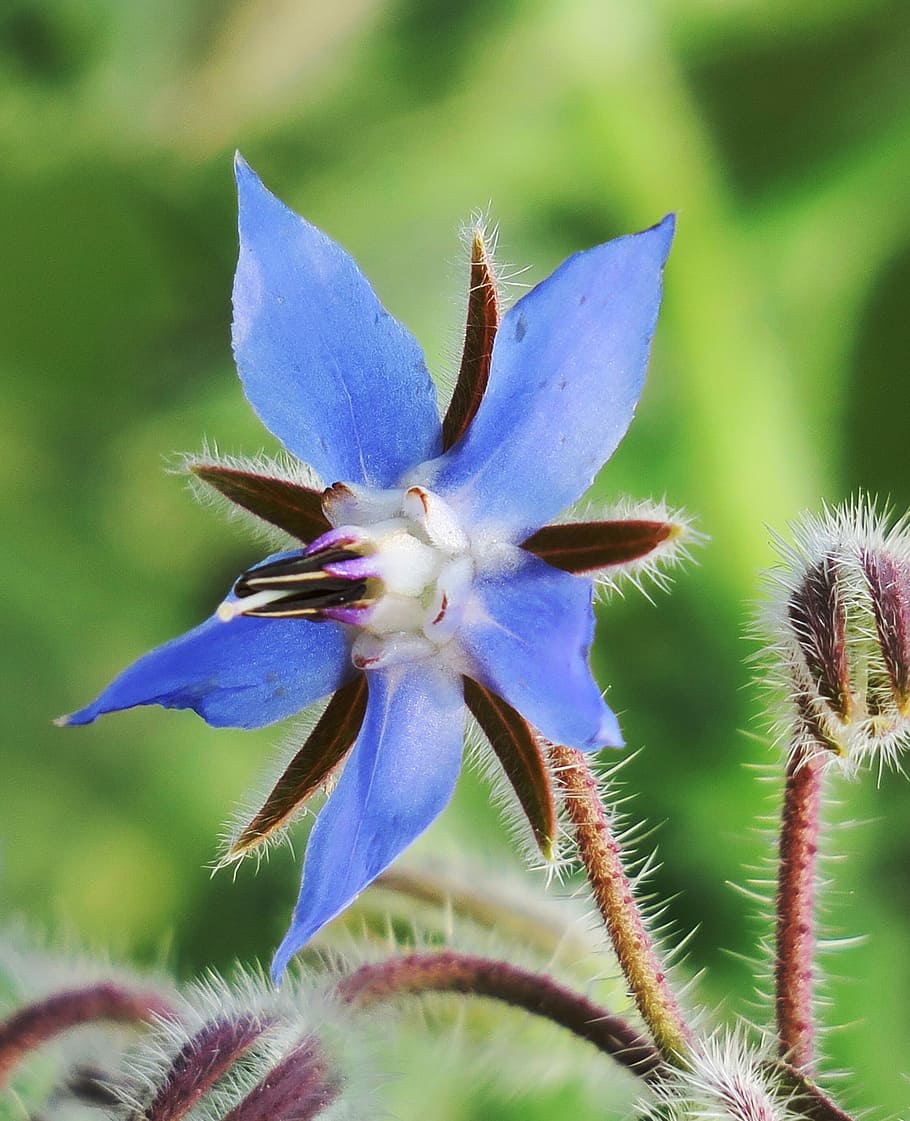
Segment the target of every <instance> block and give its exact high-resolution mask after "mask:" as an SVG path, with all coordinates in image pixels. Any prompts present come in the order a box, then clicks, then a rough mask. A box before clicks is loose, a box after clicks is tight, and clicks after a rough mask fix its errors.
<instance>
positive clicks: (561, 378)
mask: <svg viewBox="0 0 910 1121" xmlns="http://www.w3.org/2000/svg"><path fill="white" fill-rule="evenodd" d="M672 237H673V216H672V215H670V216H668V217H666V218H665V219H664V220H663V222H661V223H660V225H658V226H654V227H653V228H652V229H650V230H645V232H644V233H640V234H633V235H631V236H629V237H622V238H618V239H617V240H616V241H611V242H608V243H607V244H606V245H600V246H598V247H597V248H595V249H590V250H588V251H587V252H585V253H577V254H575V256H574V257H570V258H569V259H568V261H566V262H565V263H564V264H563V265H562V266H561V267H560V268H558V269H557V270H556V272H555V273H553V275H552V276H550V277H549V278H548V279H547V280H545V281H543V283H541V284H539V285H538V286H537V287H536V288H534V289H533V290H532V291H531V292H529V293H528V294H527V295H526V296H525V297H524V298H523V299H521V300H519V302H518V303H517V304H516V305H515V306H514V307H513V308H512V309H511V310H510V311H509V312H508V313H507V314H506V315H505V316H504V318H503V321H502V324H501V325H500V328H499V331H498V333H497V335H496V341H495V343H494V346H493V359H492V366H491V370H490V381H489V385H488V386H487V391H486V394H485V395H484V398H483V401H482V403H481V405H480V408H479V410H478V412H477V415H476V416H475V417H474V420H473V421H472V423H471V426H470V428H469V429H468V431H467V433H466V434H465V436H464V438H463V439H462V440H461V441H460V442H459V443H458V444H456V445H455V446H454V447H453V448H452V449H451V450H450V451H449V452H447V453H446V455H444V456H443V457H442V458H441V459H440V460H438V461H437V463H435V464H430V465H428V474H427V477H426V482H427V484H428V485H429V486H431V487H432V489H434V490H436V491H437V492H438V493H439V494H441V495H443V496H444V497H446V498H447V499H448V501H449V502H450V504H451V505H452V506H453V507H454V508H455V509H456V511H457V512H458V513H459V514H460V515H461V516H462V518H463V519H464V520H465V521H466V522H468V523H473V524H474V525H475V526H481V527H483V526H491V527H496V529H497V530H498V531H499V532H500V533H504V534H506V535H507V536H508V537H509V539H510V540H512V541H515V542H516V543H519V542H521V541H523V540H524V539H525V538H526V537H527V536H528V535H529V534H530V533H531V532H532V531H534V530H536V529H539V528H540V526H542V525H545V524H546V523H547V522H549V521H551V520H552V519H553V517H555V516H556V515H557V514H558V513H559V512H560V511H561V510H564V509H565V508H566V507H567V506H569V505H571V503H573V502H575V501H576V500H577V499H578V498H579V497H580V496H581V495H582V494H583V493H584V492H585V491H586V490H587V488H588V487H589V486H590V485H591V483H592V482H593V480H594V476H595V475H596V474H597V472H598V471H599V470H600V468H601V467H602V466H603V464H604V463H605V462H606V461H607V459H609V457H610V456H611V455H612V453H613V451H614V449H615V448H616V445H617V444H618V443H619V441H620V440H621V439H622V437H623V435H624V434H625V431H626V429H627V428H628V426H629V422H630V421H631V420H632V415H633V413H634V411H635V406H636V404H637V403H638V398H639V396H640V394H641V389H642V384H643V382H644V376H645V369H646V368H647V364H648V352H649V349H650V345H651V336H652V335H653V333H654V328H655V325H656V323H657V312H658V308H659V307H660V295H661V275H662V268H663V264H664V261H665V260H666V257H667V254H668V252H669V250H670V242H671V240H672Z"/></svg>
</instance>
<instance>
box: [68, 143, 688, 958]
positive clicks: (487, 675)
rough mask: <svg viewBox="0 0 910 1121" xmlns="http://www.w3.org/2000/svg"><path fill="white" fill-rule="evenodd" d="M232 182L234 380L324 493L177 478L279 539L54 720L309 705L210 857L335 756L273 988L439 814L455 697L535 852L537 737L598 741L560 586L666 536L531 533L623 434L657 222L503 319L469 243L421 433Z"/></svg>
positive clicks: (349, 281)
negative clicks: (283, 762)
mask: <svg viewBox="0 0 910 1121" xmlns="http://www.w3.org/2000/svg"><path fill="white" fill-rule="evenodd" d="M236 171H237V182H238V189H239V194H240V259H239V263H238V267H237V274H236V278H235V283H234V326H233V341H234V353H235V356H236V360H237V366H238V369H239V372H240V377H241V379H242V381H243V386H244V389H245V391H246V394H247V396H248V397H249V400H250V402H251V403H252V405H253V408H254V409H255V410H256V412H257V413H258V415H259V417H260V418H261V419H262V421H263V422H264V423H265V425H266V426H267V427H268V428H269V429H270V431H271V432H272V433H273V434H274V435H275V436H277V437H278V438H279V439H280V440H281V441H282V443H283V444H284V445H285V447H286V448H287V449H288V450H289V452H291V453H292V455H293V456H294V457H297V458H299V460H301V461H303V462H304V463H306V464H308V465H309V467H310V468H311V469H312V471H313V472H314V474H315V476H318V479H319V480H320V481H321V482H322V483H324V484H328V486H327V489H324V490H323V489H322V487H321V486H307V485H304V484H303V483H301V481H300V477H297V478H292V477H290V476H288V475H287V473H285V474H284V475H282V474H281V473H279V472H275V473H274V474H269V475H264V474H260V473H256V472H253V471H249V470H245V469H243V468H242V467H241V466H238V465H236V464H233V465H232V464H219V463H217V462H209V461H206V460H199V461H197V462H195V463H191V464H190V469H191V470H192V471H193V472H194V473H195V474H196V475H197V476H198V477H199V478H200V479H202V480H203V481H204V482H206V483H208V484H210V485H211V486H212V487H214V488H215V489H216V490H217V491H220V492H221V493H222V494H223V495H226V496H227V497H228V498H229V499H231V500H232V501H233V502H235V503H236V504H238V505H239V506H241V507H243V508H245V509H246V510H248V511H251V512H253V513H255V514H256V515H258V516H259V517H260V518H261V519H263V520H264V521H266V522H267V523H270V524H271V525H273V526H277V527H279V528H280V529H281V530H283V531H285V532H286V533H288V534H291V535H292V536H293V537H294V538H295V539H296V540H297V541H298V542H299V541H302V542H303V543H304V547H303V548H299V547H298V548H294V549H292V550H289V551H285V552H282V553H279V554H276V555H274V556H271V557H269V558H268V559H267V560H265V561H264V562H263V563H261V564H259V565H256V566H255V567H253V568H251V569H250V570H249V571H247V572H245V573H243V575H242V576H241V577H240V578H239V579H238V580H237V581H236V583H235V584H234V586H233V589H232V591H231V593H230V594H229V596H228V597H227V599H226V600H225V601H224V603H223V604H222V605H221V606H220V607H219V608H218V610H217V612H216V613H215V615H214V616H213V617H212V618H210V619H209V620H208V621H207V622H205V623H203V624H202V625H201V626H199V627H197V628H196V629H195V630H192V631H190V632H188V633H187V634H185V635H183V636H182V637H180V638H177V639H175V640H174V641H172V642H169V643H166V644H165V645H164V646H161V647H159V648H158V649H156V650H154V651H152V652H151V653H149V654H147V655H146V656H145V657H143V658H141V659H140V660H139V661H137V662H136V663H135V664H134V665H132V666H131V667H130V668H129V669H127V670H126V671H125V672H124V673H122V674H121V675H120V676H119V677H118V678H116V680H114V681H113V683H112V684H111V685H109V686H108V688H107V689H105V690H104V692H103V693H102V694H101V695H100V696H99V697H98V699H97V700H95V701H94V702H93V703H92V704H90V705H88V706H87V707H86V708H84V709H82V710H80V711H79V712H76V713H74V714H73V715H71V716H69V717H67V718H65V720H64V722H65V723H68V724H87V723H89V722H91V721H92V720H94V719H95V718H96V717H97V716H99V715H101V714H102V713H107V712H112V711H115V710H120V709H125V708H130V707H132V706H135V705H144V704H160V705H164V706H165V707H167V708H191V709H194V710H195V711H196V712H197V713H198V714H199V715H200V716H202V717H203V719H205V720H206V721H207V722H208V723H209V724H213V725H217V726H231V727H243V728H256V727H261V726H263V725H266V724H270V723H272V722H274V721H277V720H282V719H284V718H286V717H289V716H292V715H294V714H295V713H297V712H299V711H300V710H302V709H304V708H306V707H308V706H310V705H312V704H314V703H315V702H317V701H319V700H320V699H321V698H324V697H325V696H327V695H328V694H334V696H333V697H332V699H331V700H330V701H329V703H328V707H327V708H326V709H325V711H324V713H323V715H322V716H321V718H320V719H319V721H318V723H317V724H316V726H315V728H314V730H313V732H312V734H311V735H310V737H309V738H308V740H307V742H306V743H305V744H304V746H303V747H302V749H301V750H300V751H299V752H298V754H297V755H296V756H295V758H294V759H293V760H292V761H291V763H290V765H289V766H288V768H287V770H286V771H285V773H284V774H283V775H282V776H281V778H280V779H279V780H278V782H277V783H276V785H275V787H274V789H273V790H272V792H271V794H270V795H269V797H268V799H267V800H266V802H265V804H264V806H263V807H262V809H261V810H260V812H259V813H258V814H256V816H255V817H254V819H253V820H252V821H251V822H250V824H249V825H248V826H247V828H246V829H244V830H242V831H241V832H240V834H239V836H238V837H237V838H236V841H235V843H234V845H233V848H232V850H231V854H230V855H240V854H242V853H244V852H246V851H248V850H249V849H251V848H253V847H254V846H256V845H257V844H259V843H261V842H262V841H263V840H265V839H267V838H268V837H269V836H270V835H272V834H273V833H274V832H275V831H276V830H277V829H278V828H279V827H281V826H283V825H284V824H285V823H286V822H287V820H288V819H289V818H290V817H291V815H292V814H293V813H294V812H295V811H296V810H298V809H299V808H300V807H301V806H302V805H303V804H304V802H305V801H306V800H307V798H308V797H309V796H310V795H311V794H312V793H313V792H314V791H315V790H317V789H318V788H320V787H321V786H322V785H323V784H324V783H325V781H326V779H327V778H328V776H329V775H330V774H331V773H332V772H333V771H334V769H335V768H336V767H337V766H338V764H340V763H341V762H342V760H344V759H345V758H346V757H347V760H346V763H345V765H344V768H343V771H342V773H341V777H340V780H339V781H338V784H337V786H336V787H335V788H334V790H333V791H332V793H331V795H330V796H329V799H328V801H327V803H326V805H325V807H324V808H323V809H322V811H321V812H320V814H319V816H318V819H317V821H316V823H315V825H314V827H313V830H312V833H311V835H310V839H309V844H308V847H307V852H306V860H305V865H304V873H303V886H302V889H301V893H300V898H299V901H298V903H297V907H296V909H295V911H294V917H293V921H292V924H291V927H290V930H289V932H288V934H287V936H286V937H285V939H284V941H283V942H282V944H281V946H280V948H279V949H278V952H277V954H276V957H275V962H274V972H275V975H276V976H277V975H279V974H280V973H281V972H282V971H283V969H284V967H285V965H286V964H287V962H288V960H289V959H290V958H291V956H292V955H293V954H294V953H295V952H296V951H297V950H298V949H300V947H301V946H303V945H304V943H305V942H307V940H308V939H309V938H310V937H311V936H312V935H313V934H314V933H315V932H316V931H317V930H319V929H320V928H321V927H322V926H323V925H324V924H325V923H327V922H329V920H330V919H332V918H334V917H335V916H336V915H337V914H339V913H340V912H341V911H342V910H343V909H344V908H345V907H346V906H347V905H348V904H349V903H350V902H351V901H352V900H353V899H354V897H355V896H356V895H357V894H358V893H359V892H360V891H361V890H362V889H363V888H364V887H366V886H367V885H368V884H369V883H370V882H371V881H372V880H374V879H375V878H376V876H378V875H379V874H380V873H381V872H382V871H383V870H384V869H385V868H386V867H388V865H389V864H390V863H391V862H392V861H393V860H394V859H395V858H396V857H397V856H398V855H399V853H401V852H402V850H403V849H404V848H405V847H406V846H407V845H409V844H410V842H411V841H413V840H414V839H415V838H416V837H417V836H418V835H419V834H420V833H422V832H423V831H424V829H426V827H427V826H428V825H429V824H430V823H431V822H432V821H433V820H434V819H435V818H436V817H437V815H438V814H439V813H440V812H441V811H442V810H443V808H444V807H445V805H446V804H447V802H448V801H449V798H450V797H451V794H452V790H453V788H454V785H455V781H456V778H457V776H458V773H459V769H460V765H461V756H462V746H463V727H464V716H465V704H467V707H468V708H469V709H470V710H471V712H472V713H473V714H474V716H475V717H476V719H477V721H478V723H479V724H480V726H481V728H482V729H483V730H484V732H485V733H486V734H487V737H488V738H489V740H490V742H491V743H492V745H493V747H494V749H495V750H496V751H497V753H498V755H499V757H500V759H501V761H502V764H503V767H504V770H505V772H506V774H507V776H508V778H509V780H510V781H511V783H512V785H513V786H514V788H515V791H516V793H517V795H518V799H519V802H520V804H521V806H522V809H523V810H524V812H525V814H526V815H527V817H528V819H529V821H530V823H531V826H532V829H533V831H534V834H535V836H536V838H537V841H538V843H539V844H540V847H541V848H542V850H543V851H544V852H545V853H549V851H550V849H551V846H552V843H553V841H554V838H555V833H556V811H555V808H554V796H553V792H552V788H551V781H550V777H549V775H548V772H547V766H546V762H545V757H544V754H543V750H542V747H541V744H540V742H539V740H538V734H539V735H540V736H543V737H545V738H546V739H548V740H551V741H556V742H559V743H562V744H567V745H570V746H573V747H576V748H578V749H581V750H586V751H587V750H596V749H598V748H600V747H603V746H620V745H621V743H622V739H621V735H620V731H619V726H618V724H617V721H616V718H615V717H614V715H613V713H612V712H611V711H610V709H609V708H608V707H607V706H606V704H605V703H604V701H603V698H602V696H601V693H600V690H599V688H598V687H597V684H596V683H595V681H594V679H593V677H592V676H591V672H590V668H589V665H588V655H589V652H590V648H591V641H592V638H593V633H594V613H593V607H592V591H593V581H592V578H591V576H590V575H584V574H586V573H591V572H593V571H594V570H598V569H599V570H607V571H609V570H610V569H611V567H613V568H615V566H620V565H623V564H626V563H636V562H638V563H640V562H642V560H643V559H644V558H646V557H648V556H649V555H652V556H653V555H654V554H655V551H659V550H661V549H662V548H667V547H668V546H669V545H670V543H671V542H672V541H673V539H674V538H675V537H676V536H677V535H678V533H679V531H680V528H681V527H680V526H679V525H677V524H674V523H673V522H671V521H667V520H661V519H660V518H659V517H654V518H650V519H648V518H639V519H625V520H618V521H604V522H587V523H576V524H561V525H547V523H548V522H549V521H550V519H552V518H553V517H555V516H557V515H559V514H560V512H561V511H563V510H564V509H565V508H566V507H568V506H569V505H570V504H571V503H573V502H575V501H576V500H577V499H578V498H579V497H580V496H581V495H582V494H583V493H584V491H585V490H586V489H587V488H588V487H589V486H590V484H591V482H592V481H593V479H594V476H595V474H596V473H597V471H598V470H599V468H600V467H601V465H602V464H603V463H604V462H605V460H606V459H607V458H608V457H609V456H610V455H611V454H612V452H613V450H614V449H615V448H616V446H617V444H618V443H619V441H620V439H621V438H622V436H623V434H624V433H625V431H626V428H627V427H628V425H629V422H630V421H631V419H632V415H633V412H634V409H635V405H636V403H637V401H638V397H639V394H640V392H641V387H642V382H643V379H644V374H645V368H646V366H647V360H648V352H649V348H650V342H651V336H652V334H653V331H654V327H655V323H656V320H657V312H658V307H659V304H660V293H661V272H662V267H663V264H664V261H665V259H666V256H667V253H668V251H669V248H670V241H671V238H672V235H673V218H672V216H670V217H667V218H665V219H664V220H663V221H662V222H661V223H660V224H659V225H657V226H655V227H653V228H652V229H649V230H646V231H645V232H644V233H640V234H636V235H634V236H630V237H623V238H619V239H618V240H616V241H612V242H610V243H608V244H606V245H601V246H599V247H597V248H595V249H591V250H589V251H587V252H584V253H578V254H576V255H575V256H573V257H571V258H570V259H569V260H568V261H566V262H565V263H564V264H563V265H562V266H561V267H560V268H559V269H557V271H556V272H555V273H554V274H553V275H552V276H550V277H549V278H548V279H547V280H545V281H543V283H541V284H539V285H538V286H537V287H536V288H534V289H533V290H532V291H531V292H529V293H528V294H527V295H525V296H524V297H523V298H522V299H521V300H519V301H518V303H516V304H515V306H514V307H513V308H511V310H510V311H508V312H507V313H506V314H505V315H504V316H503V317H502V322H501V324H500V312H499V301H498V297H497V293H496V286H495V280H494V276H493V271H492V268H491V265H490V262H489V258H488V256H487V251H486V248H485V246H484V243H483V238H482V236H481V234H480V232H479V231H477V232H475V235H474V239H473V246H472V265H471V292H470V297H469V304H468V319H467V329H466V337H465V352H464V358H463V361H462V365H461V369H460V372H459V378H458V384H457V386H456V391H455V394H454V396H453V400H452V404H451V405H450V407H449V409H448V411H447V413H446V416H445V418H444V420H443V421H442V422H441V423H440V419H439V414H438V412H437V407H436V396H435V391H434V387H433V383H432V381H431V379H430V376H429V374H428V372H427V368H426V365H425V363H424V359H423V356H422V354H421V351H420V348H419V346H418V344H417V342H416V341H415V340H414V338H413V337H412V336H411V335H410V334H409V333H408V332H407V330H406V329H405V328H404V327H403V326H402V325H401V324H400V323H398V322H397V321H396V320H395V319H394V318H392V316H391V315H389V313H388V312H387V311H385V309H384V308H383V307H382V305H381V304H380V303H379V300H378V299H377V297H376V295H375V294H374V292H373V290H372V288H371V287H370V286H369V284H368V283H367V281H366V279H365V278H364V277H363V275H362V274H361V272H360V271H359V269H358V268H357V266H356V264H355V263H354V261H353V260H352V259H351V258H350V257H349V256H348V255H347V254H346V253H345V252H344V251H343V250H342V249H341V248H340V247H339V246H337V245H336V244H335V243H334V242H332V241H331V240H329V238H327V237H326V236H325V235H324V234H323V233H321V232H320V231H319V230H317V229H316V228H315V227H313V226H311V225H309V224H308V223H307V222H305V221H304V220H303V219H301V218H299V217H298V216H297V215H296V214H294V213H293V212H292V211H291V210H289V209H288V208H287V207H286V206H284V204H283V203H281V202H280V201H279V200H278V199H276V198H275V197H274V196H273V195H272V194H270V193H269V192H268V191H267V190H266V189H265V188H264V187H263V185H262V183H261V182H260V181H259V179H258V178H257V177H256V175H255V174H254V173H253V171H252V170H251V169H250V168H249V167H248V166H247V164H246V163H244V162H243V161H242V160H240V159H238V161H237V167H236ZM494 337H495V345H494ZM542 527H543V528H542ZM531 726H533V727H531ZM535 730H536V731H535Z"/></svg>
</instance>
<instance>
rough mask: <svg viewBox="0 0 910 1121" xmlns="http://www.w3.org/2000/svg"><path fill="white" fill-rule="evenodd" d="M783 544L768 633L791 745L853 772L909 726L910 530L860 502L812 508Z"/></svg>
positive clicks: (884, 757) (884, 756) (891, 750)
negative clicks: (787, 702) (789, 708)
mask: <svg viewBox="0 0 910 1121" xmlns="http://www.w3.org/2000/svg"><path fill="white" fill-rule="evenodd" d="M794 538H795V543H794V544H793V545H792V546H791V545H788V544H786V543H784V542H783V541H779V542H778V548H779V551H780V553H781V556H782V558H783V561H784V564H783V565H782V566H781V567H780V568H778V569H777V570H775V571H774V572H772V573H771V583H772V588H773V593H772V604H771V608H770V610H769V611H768V613H767V619H766V623H767V628H766V629H767V632H768V637H769V638H770V640H771V649H772V651H773V652H774V654H775V655H776V659H775V664H774V665H773V667H772V669H773V673H774V676H775V677H776V678H777V679H778V681H779V683H780V684H782V685H783V687H784V689H785V690H786V692H787V694H788V696H789V697H790V699H791V702H792V705H793V709H794V710H795V717H794V718H793V719H792V720H789V721H788V725H787V735H788V736H789V739H790V744H789V746H790V748H791V750H792V751H794V752H795V751H798V750H803V751H805V750H810V751H819V750H823V751H827V752H829V753H830V754H831V756H832V757H834V758H837V759H839V760H840V761H841V764H842V766H843V767H844V769H845V770H848V771H853V770H855V769H856V767H857V766H858V765H860V764H861V763H863V762H865V761H866V760H868V759H875V760H877V761H878V764H879V766H881V765H883V764H884V763H893V762H894V760H895V758H896V756H897V754H898V753H899V752H900V751H901V750H902V749H903V747H904V745H905V743H906V740H907V737H908V734H910V532H908V526H907V520H906V518H902V519H900V520H899V521H898V522H897V523H896V524H895V525H894V526H892V527H891V528H890V529H889V528H888V525H887V517H886V516H884V515H881V514H879V513H878V512H877V511H876V509H875V507H874V505H872V504H869V503H865V502H862V501H856V502H854V503H851V504H849V505H847V506H845V507H843V508H840V509H837V510H833V511H828V510H826V511H825V512H824V514H823V515H822V516H821V517H806V518H804V519H803V520H802V521H801V522H800V523H799V524H798V525H796V526H795V527H794Z"/></svg>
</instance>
